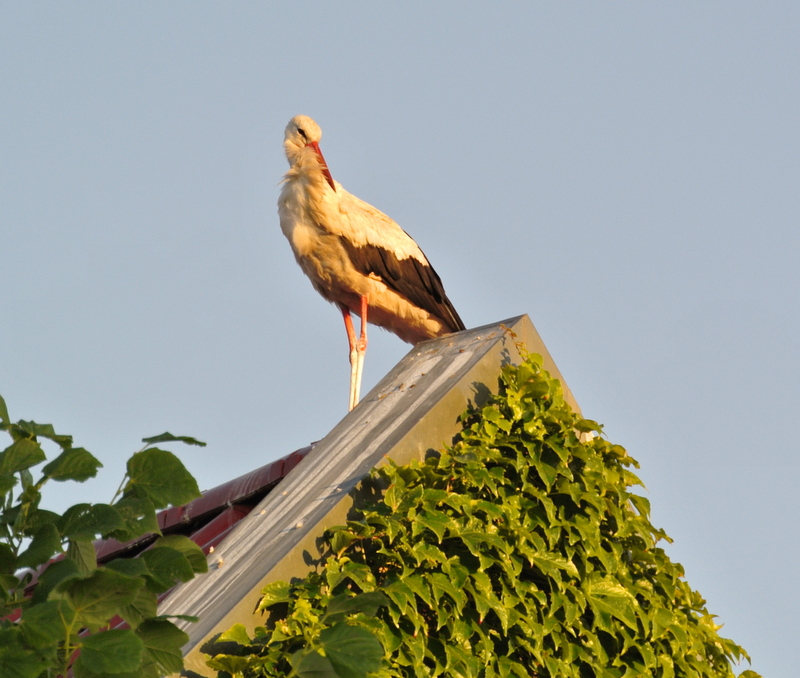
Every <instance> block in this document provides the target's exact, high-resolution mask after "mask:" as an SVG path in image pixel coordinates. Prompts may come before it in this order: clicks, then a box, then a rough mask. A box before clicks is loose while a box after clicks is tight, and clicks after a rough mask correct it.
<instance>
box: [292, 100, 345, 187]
mask: <svg viewBox="0 0 800 678" xmlns="http://www.w3.org/2000/svg"><path fill="white" fill-rule="evenodd" d="M321 138H322V130H321V129H320V128H319V125H318V124H317V123H316V122H314V121H313V120H312V119H311V118H309V117H308V116H307V115H296V116H294V117H293V118H292V119H291V120H290V121H289V124H288V125H286V132H285V133H284V135H283V148H284V151H285V152H286V159H287V160H288V161H289V165H291V166H292V167H298V168H299V169H305V168H306V166H307V164H308V163H311V167H312V168H314V169H316V168H317V167H318V168H319V169H320V170H321V171H322V174H323V175H324V177H325V180H326V181H327V182H328V184H329V185H330V187H331V188H332V189H333V190H334V191H335V190H336V187H335V186H334V184H333V177H332V176H331V173H330V171H329V170H328V164H327V163H326V162H325V158H323V157H322V151H320V150H319V140H320V139H321Z"/></svg>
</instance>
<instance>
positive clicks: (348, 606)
mask: <svg viewBox="0 0 800 678" xmlns="http://www.w3.org/2000/svg"><path fill="white" fill-rule="evenodd" d="M388 604H389V599H388V598H387V597H386V596H385V595H384V594H383V593H381V592H380V591H369V592H368V593H360V594H358V595H356V596H349V595H347V594H346V593H343V594H341V595H339V596H336V597H335V598H332V599H331V600H330V602H329V603H328V609H327V610H326V612H325V614H324V615H323V617H322V620H323V621H328V622H330V621H333V618H334V617H338V616H339V615H346V614H355V613H357V612H362V613H363V614H365V615H367V616H368V617H374V616H375V613H376V612H377V611H378V609H379V608H381V607H383V606H384V605H388Z"/></svg>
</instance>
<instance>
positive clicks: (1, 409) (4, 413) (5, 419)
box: [0, 396, 11, 424]
mask: <svg viewBox="0 0 800 678" xmlns="http://www.w3.org/2000/svg"><path fill="white" fill-rule="evenodd" d="M0 423H3V424H10V423H11V419H10V418H9V416H8V407H6V401H5V400H3V396H0Z"/></svg>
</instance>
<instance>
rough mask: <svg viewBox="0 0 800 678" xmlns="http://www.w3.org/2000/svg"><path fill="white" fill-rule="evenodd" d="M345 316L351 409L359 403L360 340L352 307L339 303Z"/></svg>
mask: <svg viewBox="0 0 800 678" xmlns="http://www.w3.org/2000/svg"><path fill="white" fill-rule="evenodd" d="M339 308H340V309H341V311H342V318H344V329H345V330H346V331H347V342H348V344H349V345H350V404H349V408H348V409H349V410H350V411H352V409H353V408H354V407H355V406H356V404H357V403H358V391H359V386H360V383H358V380H357V372H358V348H357V345H358V341H357V340H356V330H355V328H354V327H353V319H352V318H351V317H350V309H349V308H348V307H347V306H345V305H344V304H339Z"/></svg>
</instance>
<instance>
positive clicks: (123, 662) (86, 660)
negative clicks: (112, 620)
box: [73, 629, 144, 678]
mask: <svg viewBox="0 0 800 678" xmlns="http://www.w3.org/2000/svg"><path fill="white" fill-rule="evenodd" d="M81 645H82V647H81V653H80V656H79V657H78V660H77V661H76V662H75V664H74V666H73V672H74V674H75V678H95V677H96V676H107V675H109V674H111V675H113V674H115V673H128V672H132V671H135V670H136V669H138V668H139V665H140V664H141V663H142V651H143V650H144V643H142V640H141V639H140V638H139V637H138V636H137V635H136V634H135V633H134V632H133V631H131V630H130V629H112V630H110V631H103V632H102V633H95V634H93V635H91V636H87V637H85V638H84V639H83V642H82V643H81Z"/></svg>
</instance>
